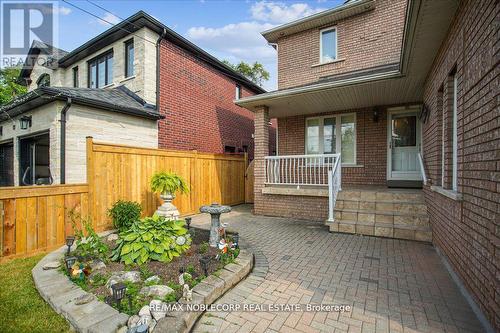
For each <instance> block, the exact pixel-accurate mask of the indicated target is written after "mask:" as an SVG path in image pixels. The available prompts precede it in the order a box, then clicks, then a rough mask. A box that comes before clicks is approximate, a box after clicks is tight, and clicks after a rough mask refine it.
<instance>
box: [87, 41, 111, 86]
mask: <svg viewBox="0 0 500 333" xmlns="http://www.w3.org/2000/svg"><path fill="white" fill-rule="evenodd" d="M88 68H89V73H88V76H89V81H88V87H89V88H102V87H104V86H106V85H108V84H111V83H112V82H113V50H111V51H110V52H106V53H105V54H102V55H100V56H98V57H97V58H94V59H92V60H90V61H89V62H88Z"/></svg>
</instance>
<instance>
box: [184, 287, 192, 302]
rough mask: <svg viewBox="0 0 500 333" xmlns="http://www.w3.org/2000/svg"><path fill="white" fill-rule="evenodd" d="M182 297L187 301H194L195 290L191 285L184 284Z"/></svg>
mask: <svg viewBox="0 0 500 333" xmlns="http://www.w3.org/2000/svg"><path fill="white" fill-rule="evenodd" d="M182 298H183V299H184V300H185V301H186V302H192V301H193V290H190V289H189V286H188V285H187V284H185V285H184V289H183V290H182Z"/></svg>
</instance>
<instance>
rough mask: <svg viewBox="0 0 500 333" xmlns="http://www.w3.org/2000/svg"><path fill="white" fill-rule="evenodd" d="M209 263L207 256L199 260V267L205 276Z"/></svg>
mask: <svg viewBox="0 0 500 333" xmlns="http://www.w3.org/2000/svg"><path fill="white" fill-rule="evenodd" d="M209 262H210V257H209V256H203V257H201V258H200V265H201V268H202V269H203V272H204V273H205V276H208V263H209Z"/></svg>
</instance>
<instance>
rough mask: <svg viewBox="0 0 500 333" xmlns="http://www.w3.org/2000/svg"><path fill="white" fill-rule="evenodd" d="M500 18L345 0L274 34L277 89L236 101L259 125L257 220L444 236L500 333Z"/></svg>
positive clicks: (467, 4)
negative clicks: (272, 145) (273, 141)
mask: <svg viewBox="0 0 500 333" xmlns="http://www.w3.org/2000/svg"><path fill="white" fill-rule="evenodd" d="M497 21H498V1H495V0H485V1H480V2H478V1H444V0H443V1H433V0H415V1H405V0H399V1H382V0H357V1H346V2H345V3H344V4H343V5H341V6H339V7H336V8H333V9H330V10H327V11H324V12H321V13H318V14H315V15H312V16H310V17H307V18H304V19H301V20H298V21H295V22H291V23H288V24H285V25H283V26H279V27H277V28H274V29H271V30H268V31H265V32H264V33H263V36H264V37H265V38H266V39H267V41H268V42H270V43H273V44H274V45H276V48H277V51H278V77H279V79H278V82H279V89H278V90H277V91H273V92H269V93H265V94H260V95H257V96H251V97H246V98H243V99H240V100H239V101H236V104H238V105H240V106H244V107H246V108H247V109H249V110H251V111H253V112H254V113H255V117H256V118H255V142H256V148H255V187H254V188H255V205H254V210H255V213H257V214H264V215H279V216H287V217H297V218H304V219H314V220H323V221H325V220H327V222H326V223H327V225H328V226H329V228H330V230H331V231H335V232H348V233H359V234H366V235H375V236H384V237H394V238H404V239H417V240H424V241H432V243H433V244H434V245H435V246H436V247H437V248H438V249H439V251H440V253H442V254H443V255H444V258H445V260H446V261H448V263H449V264H450V267H452V269H453V270H454V271H455V273H456V274H457V276H458V278H459V280H460V281H461V283H463V285H464V286H465V289H464V290H466V291H467V292H468V293H470V294H471V295H472V298H470V297H469V299H472V300H473V301H474V302H475V304H477V307H474V306H473V307H474V308H475V309H477V308H479V309H480V311H477V313H478V315H479V317H480V318H481V319H484V318H485V317H486V319H487V320H484V322H485V323H486V326H488V324H487V322H488V321H489V323H491V324H492V325H493V326H494V327H495V329H496V330H498V329H499V328H500V317H499V311H498V310H499V309H500V296H499V293H498V286H499V285H500V281H499V276H500V266H499V265H498V263H499V262H500V251H499V246H500V238H499V233H498V230H500V219H499V216H500V215H499V212H500V207H499V205H500V194H499V192H500V179H499V177H498V173H499V171H500V169H499V166H500V155H499V151H500V150H499V147H500V138H499V134H498V133H499V131H500V124H499V119H500V111H499V110H500V109H499V105H498V79H499V72H500V69H499V63H498V59H499V58H498V46H499V45H500V44H499V38H498V36H499V35H498V24H496V23H498V22H497ZM495 22H496V23H495ZM270 118H277V122H278V148H277V154H278V155H277V156H275V157H268V155H269V152H268V148H267V147H268V144H269V142H268V139H269V137H268V121H269V119H270ZM335 154H340V159H341V167H337V168H336V167H335V166H336V161H337V159H338V155H335ZM338 179H341V190H340V191H339V189H340V188H339V186H338V185H339V184H338V182H337V181H338ZM401 188H403V189H401ZM419 188H423V189H419ZM483 315H484V316H483Z"/></svg>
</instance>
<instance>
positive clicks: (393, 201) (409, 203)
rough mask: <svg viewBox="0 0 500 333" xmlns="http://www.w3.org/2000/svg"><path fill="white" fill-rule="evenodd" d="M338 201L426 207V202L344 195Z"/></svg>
mask: <svg viewBox="0 0 500 333" xmlns="http://www.w3.org/2000/svg"><path fill="white" fill-rule="evenodd" d="M337 201H350V202H368V203H388V204H390V203H392V204H406V205H425V200H423V199H422V200H377V199H375V200H372V199H361V198H360V199H352V198H345V199H344V198H342V195H339V196H337Z"/></svg>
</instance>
